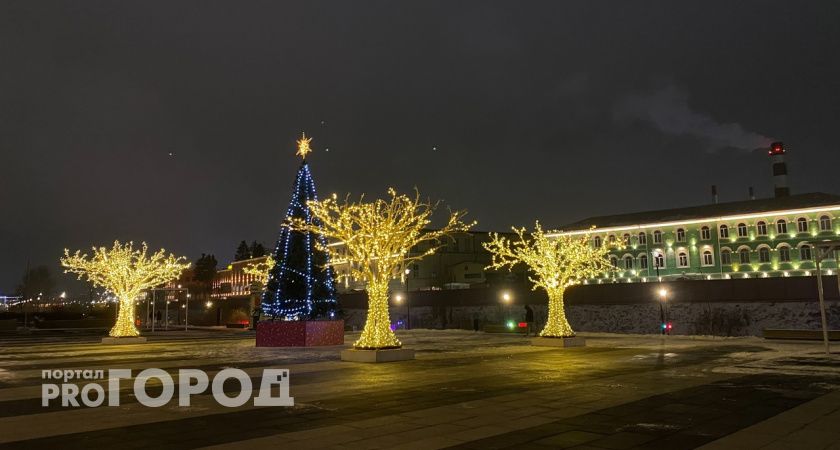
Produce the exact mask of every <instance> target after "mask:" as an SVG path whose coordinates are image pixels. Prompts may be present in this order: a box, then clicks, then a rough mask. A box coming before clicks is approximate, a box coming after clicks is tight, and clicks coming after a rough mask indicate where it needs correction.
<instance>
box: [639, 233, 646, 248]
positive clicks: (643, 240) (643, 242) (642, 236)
mask: <svg viewBox="0 0 840 450" xmlns="http://www.w3.org/2000/svg"><path fill="white" fill-rule="evenodd" d="M639 244H640V245H647V235H646V234H645V233H639Z"/></svg>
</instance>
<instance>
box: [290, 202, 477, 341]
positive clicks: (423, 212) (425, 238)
mask: <svg viewBox="0 0 840 450" xmlns="http://www.w3.org/2000/svg"><path fill="white" fill-rule="evenodd" d="M388 194H389V195H390V199H387V200H382V199H378V200H376V201H374V202H365V201H364V197H362V198H360V199H359V201H358V202H356V203H353V202H350V201H349V198H348V199H345V201H344V202H343V203H339V202H338V201H337V200H336V197H335V196H333V198H331V199H328V200H324V201H312V202H309V206H310V209H311V211H312V214H313V215H314V216H315V217H316V218H318V220H319V221H320V223H321V226H320V228H318V230H319V231H322V232H323V233H324V235H325V236H327V237H328V238H330V239H335V240H338V241H341V242H343V244H344V245H343V246H344V249H345V251H346V254H344V253H342V254H341V255H340V257H341V258H342V259H344V260H345V261H346V262H347V263H349V266H350V267H351V275H352V276H354V277H355V278H359V279H362V280H364V281H365V282H366V284H367V287H366V290H367V294H368V314H367V321H366V322H365V327H364V330H362V335H361V336H360V337H359V340H357V341H356V342H355V343H354V344H353V346H354V347H355V348H356V349H365V350H379V349H388V348H399V347H401V346H402V344H401V343H400V341H399V340H398V339H397V337H396V335H395V334H394V332H393V330H391V320H390V318H389V316H388V281H389V280H391V279H393V278H394V277H396V276H398V275H399V271H400V270H401V269H402V268H403V267H404V266H405V265H406V264H408V263H409V262H411V261H416V260H419V259H422V258H424V257H426V256H428V255H431V254H433V253H435V251H436V250H437V249H438V248H439V247H440V245H441V240H442V239H443V238H444V237H445V236H448V235H449V234H450V233H453V232H457V231H466V230H468V229H469V228H470V227H471V226H473V225H474V223H471V224H465V223H463V222H462V221H461V219H462V218H463V216H464V214H465V213H464V212H462V211H456V212H450V214H449V219H448V221H447V223H446V224H445V225H444V226H443V227H441V228H439V229H435V230H430V229H428V228H427V227H428V226H429V224H430V217H431V216H432V213H433V212H434V210H435V208H436V207H437V204H431V203H427V202H422V201H420V196H419V194H415V196H414V198H410V197H408V196H406V195H404V194H399V195H398V194H397V193H396V191H395V190H394V189H389V190H388ZM293 226H294V227H296V228H300V227H303V228H304V229H307V227H309V229H313V228H316V227H315V226H313V225H306V224H304V223H300V222H299V221H298V222H297V223H295V224H294V225H293ZM422 242H429V243H430V245H429V248H428V250H426V251H425V252H423V253H422V254H419V255H416V256H409V251H410V250H411V249H412V248H413V247H415V246H416V245H418V244H420V243H422ZM334 256H335V258H334V259H337V258H338V257H339V255H334Z"/></svg>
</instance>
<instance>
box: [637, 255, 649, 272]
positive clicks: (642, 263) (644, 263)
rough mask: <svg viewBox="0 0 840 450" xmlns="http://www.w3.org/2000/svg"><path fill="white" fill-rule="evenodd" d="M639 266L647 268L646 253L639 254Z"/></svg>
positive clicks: (643, 268)
mask: <svg viewBox="0 0 840 450" xmlns="http://www.w3.org/2000/svg"><path fill="white" fill-rule="evenodd" d="M639 268H640V269H642V270H645V269H647V255H642V256H639Z"/></svg>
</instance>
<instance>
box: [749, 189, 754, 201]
mask: <svg viewBox="0 0 840 450" xmlns="http://www.w3.org/2000/svg"><path fill="white" fill-rule="evenodd" d="M750 200H755V191H754V190H753V187H752V186H750Z"/></svg>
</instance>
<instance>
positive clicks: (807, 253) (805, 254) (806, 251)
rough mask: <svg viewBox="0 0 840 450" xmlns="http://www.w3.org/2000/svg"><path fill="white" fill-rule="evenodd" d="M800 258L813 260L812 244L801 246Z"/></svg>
mask: <svg viewBox="0 0 840 450" xmlns="http://www.w3.org/2000/svg"><path fill="white" fill-rule="evenodd" d="M799 259H801V260H802V261H810V260H811V246H810V245H803V246H802V247H799Z"/></svg>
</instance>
